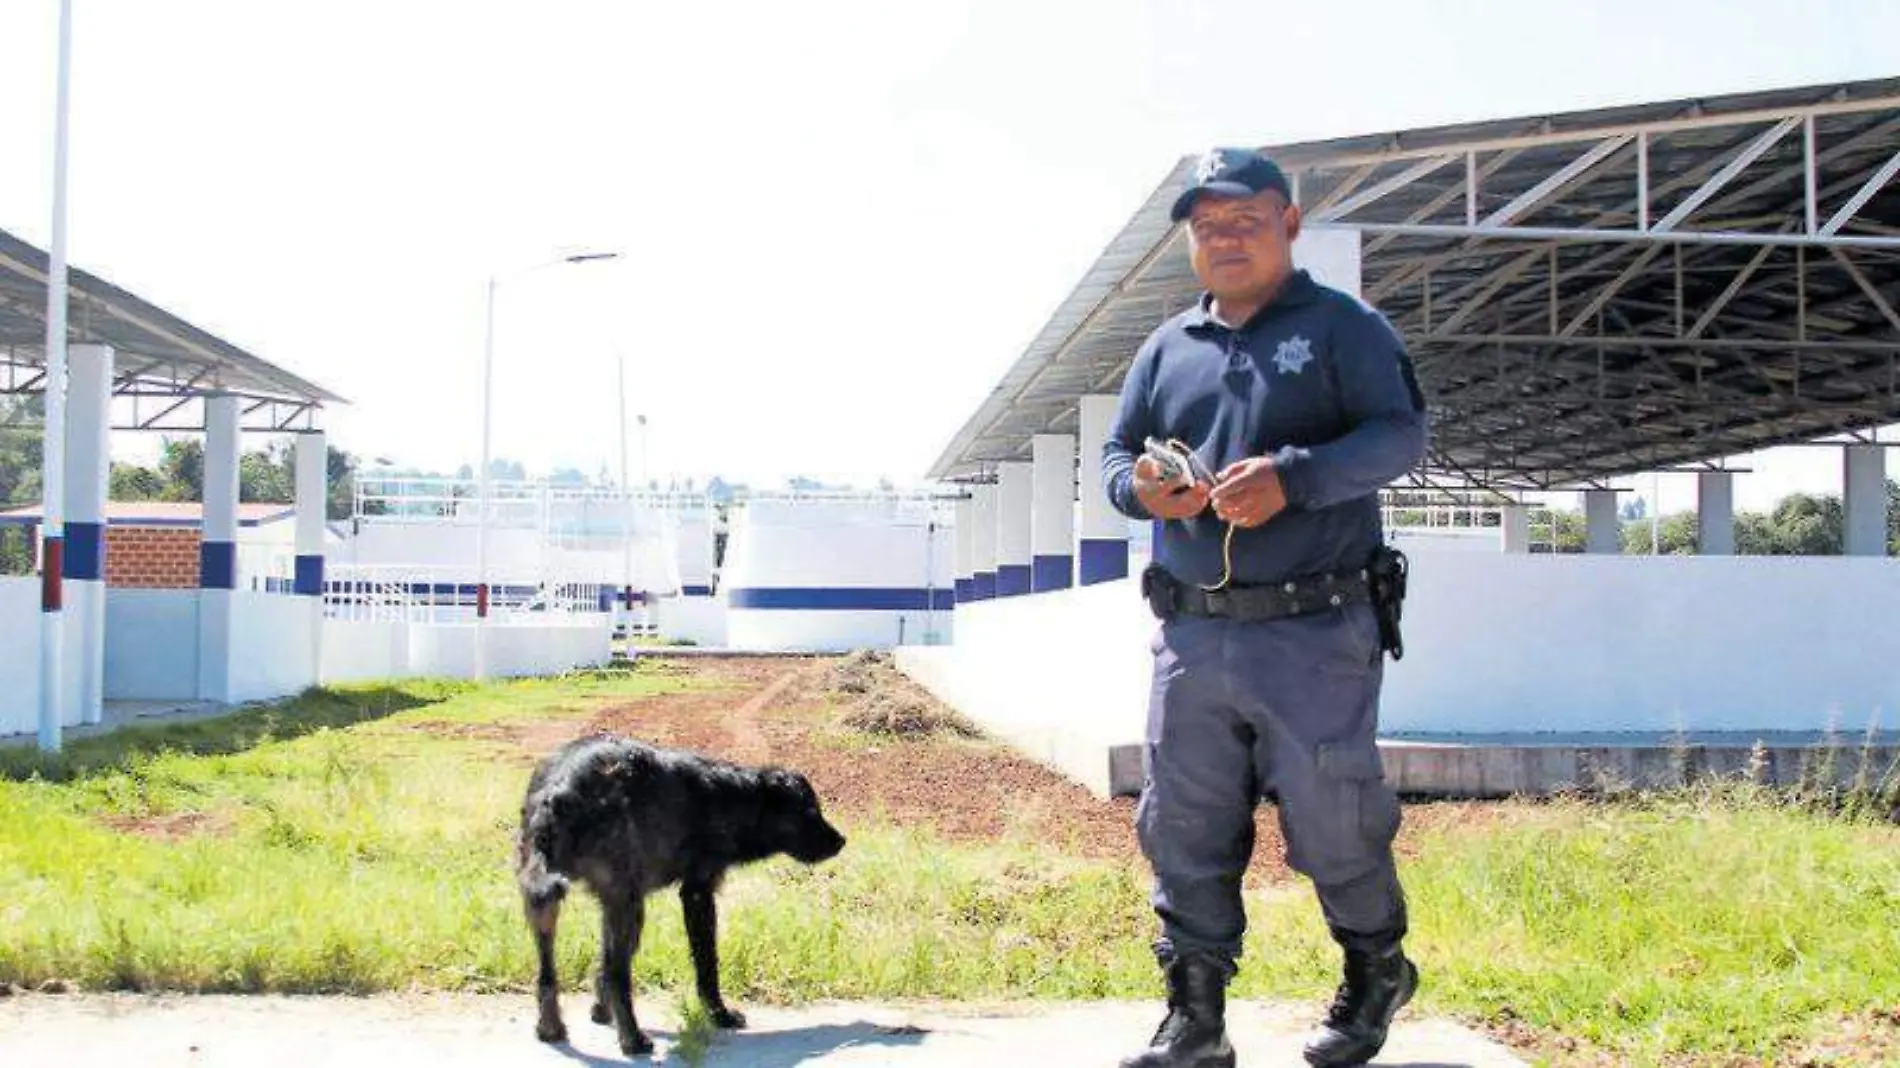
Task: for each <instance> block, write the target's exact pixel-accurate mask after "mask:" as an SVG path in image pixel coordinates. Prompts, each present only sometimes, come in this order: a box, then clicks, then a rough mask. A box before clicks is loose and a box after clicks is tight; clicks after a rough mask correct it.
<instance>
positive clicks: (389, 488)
mask: <svg viewBox="0 0 1900 1068" xmlns="http://www.w3.org/2000/svg"><path fill="white" fill-rule="evenodd" d="M355 486H356V494H355V502H354V512H353V516H354V518H355V519H357V520H358V521H361V522H378V523H405V522H407V523H465V524H471V525H472V524H474V523H475V522H477V521H478V520H479V518H480V516H481V512H482V508H481V500H482V493H481V483H480V482H479V481H477V480H476V479H472V478H416V477H409V476H398V475H381V474H377V473H376V472H373V471H371V472H365V473H361V474H358V475H357V477H356V483H355ZM629 505H631V506H632V507H634V508H637V509H643V510H653V511H663V512H671V513H681V512H693V511H704V510H706V509H707V508H708V507H709V506H710V501H709V500H708V498H707V496H706V495H705V494H704V493H700V492H682V491H676V490H643V489H621V488H618V487H611V486H606V487H603V486H570V485H555V484H553V483H550V482H548V481H546V480H539V479H538V480H530V481H522V480H517V479H493V480H490V482H489V484H488V520H489V523H490V525H491V526H497V527H528V528H533V529H543V530H545V529H547V527H548V526H549V524H551V523H554V522H557V521H563V520H557V518H556V513H557V512H562V511H564V510H565V509H569V508H573V507H575V506H580V507H583V508H586V509H587V510H588V511H589V512H590V513H591V512H592V511H593V510H594V509H599V513H598V514H599V515H600V517H601V518H603V519H606V520H609V521H612V520H614V519H615V518H616V517H617V516H620V515H623V514H624V513H623V512H620V511H618V510H617V509H624V508H626V507H627V506H629ZM565 521H568V522H571V520H565Z"/></svg>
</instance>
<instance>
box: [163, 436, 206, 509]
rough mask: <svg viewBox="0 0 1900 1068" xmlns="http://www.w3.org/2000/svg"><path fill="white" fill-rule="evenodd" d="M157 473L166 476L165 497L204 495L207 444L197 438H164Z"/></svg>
mask: <svg viewBox="0 0 1900 1068" xmlns="http://www.w3.org/2000/svg"><path fill="white" fill-rule="evenodd" d="M158 473H159V475H160V476H161V477H162V478H164V480H165V497H164V499H165V500H168V501H202V500H204V499H205V446H204V442H202V441H199V440H197V439H196V438H187V439H185V440H183V441H177V440H173V439H171V438H166V439H165V444H164V446H163V451H162V452H161V453H160V454H159V457H158Z"/></svg>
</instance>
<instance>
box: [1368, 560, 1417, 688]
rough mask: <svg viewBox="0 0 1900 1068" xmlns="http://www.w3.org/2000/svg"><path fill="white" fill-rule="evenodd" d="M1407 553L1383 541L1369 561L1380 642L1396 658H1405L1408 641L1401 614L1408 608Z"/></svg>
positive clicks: (1369, 582)
mask: <svg viewBox="0 0 1900 1068" xmlns="http://www.w3.org/2000/svg"><path fill="white" fill-rule="evenodd" d="M1407 566H1408V564H1407V561H1406V559H1405V554H1404V553H1402V552H1400V551H1398V550H1397V549H1394V548H1393V547H1391V546H1390V545H1386V544H1383V543H1381V544H1380V546H1379V547H1378V548H1377V549H1375V550H1373V552H1372V559H1370V560H1369V561H1367V562H1366V584H1367V585H1368V586H1370V587H1371V588H1372V610H1373V612H1374V614H1376V615H1377V616H1378V619H1379V644H1380V645H1381V646H1382V647H1383V648H1384V649H1385V651H1386V652H1389V653H1391V654H1392V659H1394V660H1403V659H1405V640H1404V637H1403V636H1402V635H1401V634H1400V632H1399V616H1400V614H1401V613H1402V612H1403V610H1404V607H1405V579H1406V570H1407Z"/></svg>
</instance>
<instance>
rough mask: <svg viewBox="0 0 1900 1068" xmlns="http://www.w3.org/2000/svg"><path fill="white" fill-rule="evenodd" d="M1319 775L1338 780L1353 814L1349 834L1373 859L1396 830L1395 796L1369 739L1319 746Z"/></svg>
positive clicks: (1397, 815) (1396, 803)
mask: <svg viewBox="0 0 1900 1068" xmlns="http://www.w3.org/2000/svg"><path fill="white" fill-rule="evenodd" d="M1319 772H1320V775H1321V777H1323V778H1326V779H1331V780H1333V781H1335V782H1336V783H1338V789H1339V791H1340V794H1341V800H1342V801H1347V800H1350V801H1351V804H1350V806H1343V807H1346V810H1347V811H1350V812H1353V813H1355V814H1356V817H1357V826H1356V827H1355V828H1354V829H1353V832H1352V833H1353V837H1354V838H1355V839H1356V840H1357V841H1358V842H1360V843H1361V846H1362V848H1363V850H1364V851H1365V855H1366V856H1367V857H1369V858H1372V859H1377V857H1378V855H1379V854H1381V853H1383V852H1384V851H1385V850H1387V849H1390V848H1391V846H1392V841H1393V839H1395V838H1397V837H1398V833H1399V820H1400V811H1399V798H1398V794H1397V793H1395V792H1394V791H1393V789H1392V787H1391V786H1390V785H1389V784H1387V782H1386V781H1385V765H1384V763H1383V761H1381V760H1380V758H1379V747H1378V745H1377V744H1375V743H1373V742H1369V741H1368V742H1335V743H1331V744H1328V745H1322V746H1320V747H1319Z"/></svg>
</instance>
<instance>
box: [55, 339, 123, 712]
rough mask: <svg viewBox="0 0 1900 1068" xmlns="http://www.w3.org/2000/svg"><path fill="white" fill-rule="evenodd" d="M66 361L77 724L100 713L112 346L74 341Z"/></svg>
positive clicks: (69, 643) (69, 613)
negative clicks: (83, 343) (74, 343)
mask: <svg viewBox="0 0 1900 1068" xmlns="http://www.w3.org/2000/svg"><path fill="white" fill-rule="evenodd" d="M67 361H68V364H67V366H68V372H67V375H68V377H67V385H66V457H65V459H66V464H65V467H66V470H65V479H66V559H65V561H64V565H63V567H62V572H63V574H64V577H65V579H66V583H65V586H66V589H65V615H66V642H65V650H64V652H65V662H66V664H65V679H64V684H65V686H66V707H65V710H64V712H65V715H66V716H68V717H71V718H73V719H74V720H75V721H76V722H78V723H98V722H100V721H101V720H103V719H104V718H105V678H106V495H107V490H108V488H109V487H110V485H111V481H110V474H111V462H112V362H113V351H112V348H111V346H109V345H73V346H71V347H69V348H68V349H67Z"/></svg>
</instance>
